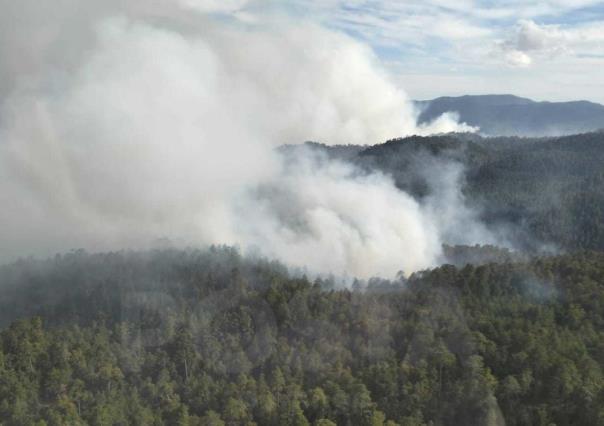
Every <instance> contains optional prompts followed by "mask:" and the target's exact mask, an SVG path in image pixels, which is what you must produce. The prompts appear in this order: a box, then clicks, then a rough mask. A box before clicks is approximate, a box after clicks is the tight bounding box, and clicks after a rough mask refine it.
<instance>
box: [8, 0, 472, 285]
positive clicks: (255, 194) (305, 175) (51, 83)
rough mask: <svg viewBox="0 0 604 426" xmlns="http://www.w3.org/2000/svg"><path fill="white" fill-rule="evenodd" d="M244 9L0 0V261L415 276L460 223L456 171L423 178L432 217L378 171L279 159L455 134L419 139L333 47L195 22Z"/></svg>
mask: <svg viewBox="0 0 604 426" xmlns="http://www.w3.org/2000/svg"><path fill="white" fill-rule="evenodd" d="M243 3H244V2H242V1H231V2H226V3H222V2H213V1H209V2H204V1H193V0H190V1H182V2H180V4H181V6H180V7H177V6H175V4H176V3H174V2H167V1H161V0H157V1H149V2H138V1H135V0H133V1H131V2H129V3H127V2H118V1H117V0H110V1H103V2H101V1H99V2H88V3H87V4H86V5H82V4H81V3H80V2H76V1H75V0H60V1H57V2H52V5H50V2H38V1H34V0H20V1H18V2H4V1H3V2H1V4H0V6H1V9H2V15H1V17H0V49H1V50H0V96H1V98H0V100H1V102H2V105H1V109H0V203H1V205H2V206H3V208H2V209H0V259H8V258H11V257H14V256H18V255H26V254H30V253H33V254H48V253H52V252H55V251H61V250H66V249H69V248H74V247H85V248H89V249H97V250H101V249H112V248H113V249H115V248H121V247H140V246H147V245H148V244H149V243H150V242H152V241H153V240H155V239H157V238H163V237H166V238H170V239H171V240H173V241H177V242H179V243H182V244H199V243H214V242H216V243H238V244H241V245H242V246H244V247H247V246H250V245H255V246H258V247H260V248H261V249H262V250H263V251H265V252H266V253H267V254H269V255H275V256H278V257H280V258H282V259H283V260H285V261H287V262H291V263H293V264H298V265H301V264H305V265H308V266H309V268H311V269H312V270H316V271H319V272H330V271H333V272H337V273H340V272H342V271H347V272H348V273H350V274H351V275H361V276H368V275H371V274H382V275H383V274H393V273H395V272H396V271H398V270H399V269H406V270H415V269H417V268H421V267H426V266H429V265H430V264H432V263H433V262H434V261H435V259H436V258H437V256H438V255H439V252H440V242H441V239H442V237H443V236H444V235H446V234H447V232H449V231H450V230H451V229H458V230H462V229H465V228H474V221H473V218H472V215H471V214H470V212H469V211H467V210H465V209H464V208H463V200H462V199H461V198H460V195H459V190H458V189H459V186H458V184H457V183H458V177H455V176H453V177H451V176H447V175H446V174H445V175H443V174H441V173H439V174H438V175H437V176H435V177H434V181H435V185H434V187H435V188H440V189H438V191H441V193H440V195H439V197H438V199H439V200H447V201H448V202H449V201H450V202H451V203H450V204H448V205H447V206H446V209H445V210H443V206H436V204H435V203H433V202H428V203H427V204H426V203H424V204H422V205H420V204H419V203H418V202H417V201H415V200H413V199H412V198H411V197H409V196H408V195H407V194H405V193H403V192H400V191H398V190H397V189H396V188H395V187H394V185H393V183H392V182H391V180H390V179H389V178H388V177H386V176H382V175H379V174H373V175H361V174H359V173H358V171H356V170H354V169H353V168H352V167H351V166H347V165H343V164H339V163H333V162H328V161H326V160H325V159H321V158H317V157H316V156H315V155H306V156H303V157H302V158H299V159H298V162H297V163H295V164H291V163H284V162H282V161H281V159H280V158H279V157H278V156H277V155H276V154H275V152H274V149H273V148H274V147H275V146H277V145H279V144H282V143H298V142H301V141H304V140H308V139H313V140H320V141H325V142H327V143H353V144H358V143H363V144H369V143H377V142H381V141H383V140H385V139H388V138H391V137H395V136H401V135H407V134H413V133H415V134H426V133H434V132H444V131H453V130H468V129H469V128H468V127H467V126H463V125H458V124H457V123H456V122H455V120H454V117H450V116H445V117H441V118H439V119H438V120H436V121H435V122H434V123H432V124H431V125H429V126H425V127H421V128H418V127H417V126H416V125H415V122H416V120H415V119H416V114H415V111H413V109H412V107H411V105H410V103H409V102H408V101H407V98H406V96H405V94H404V93H403V92H402V91H400V90H399V89H398V88H396V87H395V86H394V85H393V84H392V83H391V82H390V81H389V80H388V78H387V76H386V75H385V74H384V72H383V71H382V70H381V69H380V67H379V65H378V64H377V59H376V58H375V57H374V55H373V54H372V52H371V50H370V49H368V48H367V47H366V46H364V45H362V44H359V43H358V42H356V41H354V40H352V39H350V38H349V37H347V36H344V35H342V34H339V33H335V32H332V31H329V30H326V29H324V28H321V27H318V26H316V25H312V24H306V23H297V24H292V23H291V22H287V23H283V22H275V21H271V22H262V23H261V24H245V25H244V24H243V23H242V22H241V21H238V20H234V19H227V20H225V19H221V20H216V19H210V18H209V17H208V16H207V15H206V13H208V12H227V11H228V12H230V11H232V10H237V9H238V8H240V7H241V5H242V4H243ZM118 5H119V6H118ZM17 23H18V24H17ZM439 176H441V177H442V179H443V182H448V185H445V186H442V185H441V182H439V179H440V177H439ZM443 211H444V212H446V213H447V216H445V217H446V218H447V220H446V221H444V220H443V219H442V214H441V213H442V212H443ZM462 225H463V228H460V226H462ZM462 234H464V235H467V234H465V233H463V231H462ZM481 235H482V236H483V234H482V233H481Z"/></svg>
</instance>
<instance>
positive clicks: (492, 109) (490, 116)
mask: <svg viewBox="0 0 604 426" xmlns="http://www.w3.org/2000/svg"><path fill="white" fill-rule="evenodd" d="M415 104H416V105H417V106H418V107H419V108H420V110H421V113H420V116H419V122H420V123H426V122H429V121H432V120H434V119H435V118H437V117H438V116H440V115H441V114H443V113H445V112H456V113H458V114H459V119H460V121H462V122H465V123H467V124H470V125H472V126H477V127H480V132H481V133H482V134H485V135H491V136H561V135H570V134H575V133H583V132H589V131H594V130H598V129H602V128H604V105H600V104H597V103H593V102H587V101H574V102H535V101H533V100H531V99H526V98H520V97H517V96H512V95H484V96H460V97H441V98H436V99H433V100H429V101H416V102H415Z"/></svg>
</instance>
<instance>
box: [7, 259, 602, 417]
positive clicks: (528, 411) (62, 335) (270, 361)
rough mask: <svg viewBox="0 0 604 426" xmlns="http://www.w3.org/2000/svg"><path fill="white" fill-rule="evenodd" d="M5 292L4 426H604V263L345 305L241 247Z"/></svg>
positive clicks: (566, 263) (45, 272)
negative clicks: (249, 256)
mask: <svg viewBox="0 0 604 426" xmlns="http://www.w3.org/2000/svg"><path fill="white" fill-rule="evenodd" d="M488 250H489V251H493V249H492V248H489V249H488ZM499 254H500V255H505V252H501V253H499ZM0 283H1V287H0V312H1V313H2V319H1V320H2V322H3V324H4V330H3V331H2V332H1V333H0V424H2V425H30V424H35V425H43V424H49V425H58V424H70V425H77V424H94V425H125V424H140V425H153V424H158V425H159V424H169V425H178V424H181V425H187V424H189V425H222V424H228V425H244V424H252V423H253V422H255V423H256V424H259V425H307V424H316V425H323V426H325V425H332V424H334V423H335V424H339V425H348V424H352V425H383V424H389V425H393V424H395V423H396V424H400V425H423V424H425V425H428V424H432V425H491V424H492V425H496V424H504V423H503V419H505V424H507V425H553V424H555V425H570V424H573V425H602V424H604V376H603V373H604V372H603V369H604V255H603V254H598V253H581V254H574V255H566V256H558V257H550V258H542V259H533V260H530V261H527V262H525V263H509V262H504V263H499V264H498V263H492V264H487V265H483V266H471V265H467V266H464V267H462V268H456V267H454V266H451V265H445V266H442V267H440V268H437V269H434V270H431V271H426V272H421V273H416V274H414V275H412V276H411V277H409V278H408V279H401V280H399V281H385V280H379V279H373V280H370V281H369V283H359V282H355V283H354V285H353V286H352V288H353V289H354V290H345V289H341V290H338V289H335V288H334V283H333V282H332V281H331V280H317V281H309V280H307V279H306V278H304V277H293V276H291V275H289V274H288V273H287V271H286V270H285V268H284V267H283V266H281V265H279V264H278V263H274V262H268V261H265V260H262V259H256V260H254V259H246V258H243V257H241V256H240V255H239V254H238V253H237V251H236V250H233V249H230V248H213V249H211V250H208V251H166V250H164V251H156V252H149V253H109V254H97V255H88V254H86V253H84V252H81V251H80V252H74V253H71V254H68V255H64V256H57V257H56V258H54V259H50V260H47V261H35V260H25V261H20V262H17V263H15V264H12V265H9V266H6V267H3V268H2V269H0ZM364 286H366V287H367V288H365V289H364V290H363V291H360V288H362V287H364ZM18 318H27V319H19V320H17V321H14V320H15V319H18ZM9 323H11V325H8V324H9Z"/></svg>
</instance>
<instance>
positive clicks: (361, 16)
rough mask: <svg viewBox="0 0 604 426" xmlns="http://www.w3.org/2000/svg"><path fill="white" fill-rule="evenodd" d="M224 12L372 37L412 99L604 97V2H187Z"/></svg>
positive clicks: (371, 42) (224, 14) (228, 15)
mask: <svg viewBox="0 0 604 426" xmlns="http://www.w3.org/2000/svg"><path fill="white" fill-rule="evenodd" d="M184 1H186V2H187V3H188V4H189V5H190V6H191V7H197V8H202V9H205V10H210V11H212V12H213V13H216V15H217V16H220V17H224V18H225V19H231V18H233V20H234V21H237V22H239V23H242V24H251V25H253V24H254V23H256V24H257V23H260V22H262V20H264V19H271V18H273V17H276V16H284V15H285V16H288V17H291V18H293V19H296V20H308V21H313V22H317V23H320V24H321V25H324V26H327V27H330V28H332V29H336V30H339V31H342V32H345V33H346V34H348V35H350V36H352V37H354V38H355V39H357V40H360V41H362V42H364V43H367V44H368V45H369V46H370V47H371V48H372V49H373V50H374V52H375V53H376V54H377V56H378V57H379V59H380V60H381V61H382V62H383V63H384V64H385V65H386V67H387V69H388V70H389V72H390V73H391V75H392V78H394V79H395V81H396V82H397V83H398V84H399V85H400V86H401V87H402V88H404V90H406V91H407V93H409V95H410V96H411V97H412V98H414V99H430V98H434V97H438V96H443V95H451V96H456V95H463V94H490V93H511V94H516V95H520V96H526V97H530V98H533V99H536V100H550V101H563V100H577V99H586V100H591V101H595V102H601V103H604V71H603V70H604V2H602V1H593V0H570V1H564V0H503V1H492V0H402V1H392V0H286V1H283V0H279V1H277V0H274V1H271V0H261V1H254V0H247V1H246V0H222V1H218V0H184Z"/></svg>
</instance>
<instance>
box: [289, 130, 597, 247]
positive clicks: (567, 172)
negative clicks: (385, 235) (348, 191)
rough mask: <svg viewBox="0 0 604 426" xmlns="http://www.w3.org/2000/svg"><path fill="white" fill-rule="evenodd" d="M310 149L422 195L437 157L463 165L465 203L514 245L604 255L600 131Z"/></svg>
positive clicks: (438, 138)
mask: <svg viewBox="0 0 604 426" xmlns="http://www.w3.org/2000/svg"><path fill="white" fill-rule="evenodd" d="M310 146H312V147H314V148H315V149H322V150H324V151H325V152H328V153H329V155H330V156H336V157H337V156H341V157H342V158H344V159H345V160H347V161H352V162H354V163H356V164H358V165H360V166H361V167H363V168H364V169H365V170H367V171H371V170H376V169H377V170H381V171H383V172H384V173H386V174H388V175H392V176H393V178H394V180H395V182H396V185H397V186H398V187H399V188H401V189H403V190H405V191H407V192H409V193H411V194H412V195H414V196H415V197H418V198H421V197H424V196H426V195H429V181H430V177H431V175H433V174H438V173H440V169H439V164H440V163H439V160H442V161H444V162H449V163H450V162H454V163H458V164H460V165H461V166H462V167H463V179H462V182H461V185H462V191H463V193H464V195H465V197H466V201H467V203H468V205H470V206H472V207H473V208H474V209H476V210H477V211H478V213H479V215H480V216H481V218H482V220H483V222H484V223H486V224H487V225H489V226H490V227H491V228H492V229H499V230H501V233H502V234H503V235H505V237H506V238H507V239H509V242H510V243H511V245H512V246H515V247H516V248H519V249H521V250H529V251H530V250H540V249H543V248H549V249H553V250H577V249H589V250H600V251H602V250H604V168H603V167H602V165H603V164H604V133H603V132H594V133H585V134H579V135H573V136H565V137H559V138H517V137H497V138H482V137H480V136H477V135H472V134H457V135H455V134H450V135H442V136H429V137H418V136H415V137H409V138H401V139H394V140H391V141H388V142H386V143H384V144H379V145H375V146H371V147H365V148H359V147H353V146H350V147H337V148H332V147H327V146H321V145H317V144H311V145H310ZM290 149H292V148H290Z"/></svg>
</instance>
